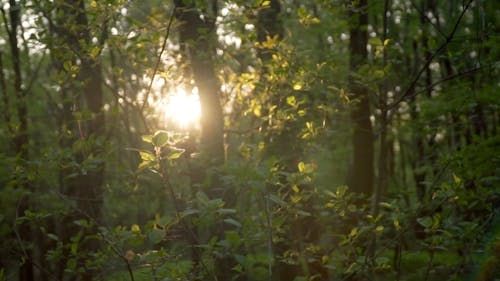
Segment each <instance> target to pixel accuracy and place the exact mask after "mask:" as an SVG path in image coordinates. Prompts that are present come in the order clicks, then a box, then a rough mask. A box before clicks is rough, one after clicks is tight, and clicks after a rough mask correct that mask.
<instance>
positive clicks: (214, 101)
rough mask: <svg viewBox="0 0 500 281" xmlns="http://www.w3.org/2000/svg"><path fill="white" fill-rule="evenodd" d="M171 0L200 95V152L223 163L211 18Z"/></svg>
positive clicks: (193, 8)
mask: <svg viewBox="0 0 500 281" xmlns="http://www.w3.org/2000/svg"><path fill="white" fill-rule="evenodd" d="M174 2H175V5H176V6H177V13H176V18H177V19H178V20H179V21H180V22H181V25H180V27H179V36H180V42H181V45H182V48H183V50H184V54H185V56H187V57H189V64H190V70H191V73H192V75H193V78H194V81H195V84H196V87H197V88H198V93H199V96H200V104H201V146H202V153H203V154H205V156H206V157H207V158H208V159H209V161H210V162H211V163H212V164H214V165H221V164H223V163H224V131H223V129H224V120H223V114H222V107H221V104H220V99H219V93H220V91H219V82H218V80H217V75H216V74H215V68H214V63H213V61H212V58H213V57H214V55H215V46H214V44H215V37H214V34H215V22H214V21H215V18H209V17H205V18H204V19H203V20H202V19H201V17H200V14H199V12H198V10H196V7H195V5H194V4H190V5H186V4H185V2H186V1H181V0H175V1H174ZM187 2H189V1H187ZM213 12H214V13H215V12H216V11H213Z"/></svg>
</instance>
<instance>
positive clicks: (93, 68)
mask: <svg viewBox="0 0 500 281" xmlns="http://www.w3.org/2000/svg"><path fill="white" fill-rule="evenodd" d="M55 6H56V9H57V11H58V13H57V15H58V16H60V17H59V18H56V20H55V24H53V25H52V26H51V27H52V28H53V30H52V31H53V32H54V35H53V38H55V39H54V40H55V42H52V43H53V45H51V46H52V48H54V49H55V50H57V51H58V52H54V55H53V63H54V65H55V66H56V68H58V70H59V71H61V72H66V75H67V80H66V81H64V82H63V83H62V84H61V85H60V86H61V90H60V93H61V100H62V102H61V103H62V105H63V107H62V110H61V112H60V119H62V120H59V126H60V131H61V137H60V139H59V145H60V146H61V148H62V149H68V148H69V147H71V146H72V145H73V143H74V142H76V141H83V142H86V143H87V144H88V145H86V146H85V147H86V148H85V149H80V150H78V151H73V153H74V155H73V158H74V160H73V161H76V162H77V163H79V164H80V165H81V164H83V162H84V161H95V163H94V164H93V167H92V168H90V169H86V171H85V173H82V171H81V169H79V168H72V167H69V168H62V169H61V170H60V172H59V181H60V185H61V186H60V189H61V193H62V194H64V195H65V196H67V198H68V200H75V201H76V209H75V210H73V211H72V213H71V214H70V215H69V216H66V217H64V218H63V219H62V223H61V222H60V223H59V224H58V226H57V227H58V231H57V233H58V234H59V236H60V238H61V240H62V241H65V242H66V243H70V239H71V237H72V236H74V235H77V233H78V232H79V231H81V230H82V229H81V228H78V227H75V226H74V223H73V221H75V220H81V219H83V220H87V221H89V222H90V223H91V224H92V225H93V227H91V228H89V229H85V230H83V231H84V232H85V233H86V234H91V233H95V227H97V225H96V224H99V223H100V222H101V209H102V200H103V198H102V193H103V191H102V185H103V174H104V164H103V163H104V161H99V160H100V159H99V157H100V154H101V153H102V149H103V147H102V146H103V144H102V143H103V142H104V140H103V139H102V138H103V136H104V129H105V120H104V115H103V113H102V106H103V91H102V74H101V66H100V63H99V61H98V58H96V57H95V56H91V54H90V50H91V49H92V42H91V36H90V30H89V23H88V19H87V14H86V9H85V4H84V1H83V0H65V1H63V2H60V3H56V4H55ZM103 32H106V31H103ZM68 53H69V54H70V55H68ZM57 54H65V55H64V56H58V55H57ZM77 61H80V63H79V64H78V63H77ZM68 62H70V63H71V64H72V65H78V66H79V70H78V71H77V72H76V73H73V72H72V71H73V70H69V69H68V67H65V64H66V63H68ZM70 77H71V78H70ZM77 93H81V94H77ZM72 108H77V109H80V110H81V109H83V110H85V109H88V111H89V112H90V113H91V117H90V118H88V119H86V120H76V119H75V117H74V115H73V114H72ZM67 131H71V132H72V133H71V134H69V135H68V134H67V133H66V132H67ZM90 157H92V158H91V159H89V158H90ZM71 175H73V176H71ZM74 175H76V176H74ZM84 241H85V242H84V243H82V244H81V245H79V247H80V249H82V250H83V251H82V253H84V252H93V251H97V250H98V249H99V242H98V241H97V240H96V239H84ZM66 258H67V257H65V258H63V259H62V260H61V261H60V263H59V266H60V267H61V268H60V269H59V271H58V273H57V275H58V276H59V277H60V278H63V276H64V275H65V272H64V266H65V263H66V261H65V259H66ZM80 258H82V259H85V258H86V257H80ZM80 262H84V260H80ZM97 274H98V272H96V271H95V270H86V271H85V273H83V274H82V280H93V279H95V276H96V275H97Z"/></svg>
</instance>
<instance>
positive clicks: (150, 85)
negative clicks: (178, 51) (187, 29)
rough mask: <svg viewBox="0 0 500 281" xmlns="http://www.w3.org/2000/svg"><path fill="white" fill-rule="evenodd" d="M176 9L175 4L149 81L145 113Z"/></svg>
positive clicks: (144, 105)
mask: <svg viewBox="0 0 500 281" xmlns="http://www.w3.org/2000/svg"><path fill="white" fill-rule="evenodd" d="M176 9H177V6H175V3H174V7H173V8H172V13H171V15H170V18H169V20H168V25H167V34H165V38H163V44H162V46H161V50H160V54H158V59H157V60H156V65H155V68H154V70H153V75H152V76H151V81H149V86H148V90H147V92H146V96H145V98H144V102H143V103H142V106H141V112H142V111H144V108H145V107H146V104H147V103H148V98H149V95H150V93H151V88H152V87H153V81H154V80H155V76H156V72H158V68H159V67H160V62H161V56H162V55H163V52H164V51H165V48H166V47H167V40H168V37H169V35H170V28H171V26H172V22H173V21H174V15H175V10H176Z"/></svg>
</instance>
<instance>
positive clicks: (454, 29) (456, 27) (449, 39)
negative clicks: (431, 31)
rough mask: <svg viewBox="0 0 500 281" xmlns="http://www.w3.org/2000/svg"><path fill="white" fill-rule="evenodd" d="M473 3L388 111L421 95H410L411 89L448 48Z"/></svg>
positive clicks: (470, 1)
mask: <svg viewBox="0 0 500 281" xmlns="http://www.w3.org/2000/svg"><path fill="white" fill-rule="evenodd" d="M473 1H474V0H469V2H467V4H466V5H465V6H464V9H463V10H462V13H461V14H460V16H459V17H458V19H457V21H456V22H455V26H453V29H452V31H451V32H450V34H449V35H448V36H446V40H445V41H444V42H443V43H442V44H441V46H439V48H438V49H437V50H436V51H435V52H434V53H433V54H432V56H431V57H430V58H429V59H428V60H427V61H426V62H425V64H424V65H423V66H422V67H421V68H420V70H419V72H418V73H417V75H416V76H415V78H414V79H413V80H412V81H411V83H410V85H409V86H408V88H407V89H406V91H405V92H404V93H403V94H402V95H401V96H400V97H399V98H398V99H397V100H396V101H394V102H393V103H392V104H390V105H389V107H388V109H394V108H395V107H396V106H398V104H400V103H401V102H402V101H404V100H405V99H407V98H412V97H414V96H416V95H417V93H421V92H422V91H419V92H414V93H412V89H414V88H415V86H416V85H417V82H418V80H419V79H420V76H422V74H423V73H424V71H425V70H426V69H427V67H429V65H430V64H431V63H432V61H433V60H434V58H436V56H437V55H438V54H440V53H441V52H442V51H443V50H444V49H445V48H446V46H448V44H449V43H450V42H451V40H452V39H453V36H454V35H455V33H456V31H457V29H458V26H459V24H460V22H461V21H462V18H463V17H464V15H465V12H467V10H468V9H469V7H470V5H471V4H472V2H473Z"/></svg>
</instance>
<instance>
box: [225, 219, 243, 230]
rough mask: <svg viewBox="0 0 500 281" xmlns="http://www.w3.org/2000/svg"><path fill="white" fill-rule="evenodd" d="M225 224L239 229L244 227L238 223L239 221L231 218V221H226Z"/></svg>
mask: <svg viewBox="0 0 500 281" xmlns="http://www.w3.org/2000/svg"><path fill="white" fill-rule="evenodd" d="M224 222H225V223H227V224H231V225H234V226H236V227H237V228H241V226H242V225H241V223H240V222H238V221H237V220H235V219H231V218H229V219H224Z"/></svg>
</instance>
